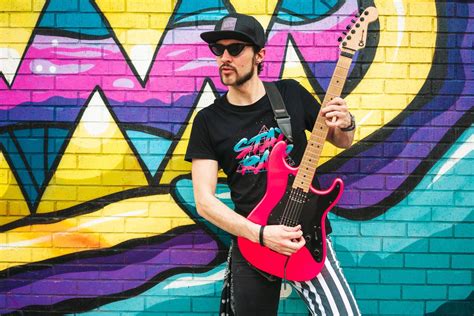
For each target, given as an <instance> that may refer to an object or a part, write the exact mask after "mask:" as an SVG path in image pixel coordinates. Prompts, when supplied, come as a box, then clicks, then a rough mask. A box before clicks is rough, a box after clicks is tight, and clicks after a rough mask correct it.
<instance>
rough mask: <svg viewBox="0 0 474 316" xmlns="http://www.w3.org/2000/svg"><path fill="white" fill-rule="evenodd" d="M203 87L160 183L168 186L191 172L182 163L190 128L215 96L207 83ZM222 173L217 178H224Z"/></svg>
mask: <svg viewBox="0 0 474 316" xmlns="http://www.w3.org/2000/svg"><path fill="white" fill-rule="evenodd" d="M203 84H204V87H203V89H202V93H201V95H200V96H199V100H197V101H196V102H197V104H196V108H195V109H194V110H193V113H192V115H191V118H190V120H189V122H188V125H187V126H186V129H185V131H184V133H183V135H182V136H181V139H180V140H179V142H178V144H177V146H176V148H175V149H174V151H173V155H172V158H171V159H170V161H169V163H168V165H167V166H166V168H165V171H164V173H163V176H162V178H161V179H160V183H163V184H168V183H170V182H171V181H173V179H174V178H176V177H178V176H180V175H184V174H188V173H190V172H191V163H189V162H186V161H184V154H185V153H186V148H187V147H188V142H189V137H190V136H191V128H192V124H193V122H194V118H195V117H196V113H197V112H198V111H200V110H201V109H203V108H204V107H206V106H208V105H210V104H211V103H212V102H213V101H214V99H215V98H216V97H217V95H216V94H215V93H214V92H213V91H212V88H211V86H210V85H209V84H208V83H203ZM224 176H225V175H224V174H223V173H219V177H224Z"/></svg>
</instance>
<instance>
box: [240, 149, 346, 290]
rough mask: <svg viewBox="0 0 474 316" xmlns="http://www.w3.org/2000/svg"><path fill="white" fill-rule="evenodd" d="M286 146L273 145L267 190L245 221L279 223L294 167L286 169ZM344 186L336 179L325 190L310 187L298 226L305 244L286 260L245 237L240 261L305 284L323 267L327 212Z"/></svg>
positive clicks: (295, 171) (295, 169) (265, 223)
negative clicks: (242, 260) (242, 258)
mask: <svg viewBox="0 0 474 316" xmlns="http://www.w3.org/2000/svg"><path fill="white" fill-rule="evenodd" d="M285 151H286V143H285V142H279V143H277V144H276V145H275V147H274V148H273V150H272V152H271V153H270V156H269V161H268V174H267V190H266V192H265V195H264V197H263V199H262V200H261V201H260V203H259V204H258V205H257V206H256V207H255V208H254V209H253V210H252V212H251V213H250V214H249V216H248V219H249V220H250V221H252V222H254V223H257V224H260V225H272V224H276V225H278V224H280V223H281V219H282V215H283V212H284V209H285V206H286V203H287V201H288V193H289V192H290V190H291V184H292V182H293V180H294V176H295V175H296V173H297V171H298V168H292V167H290V166H289V165H288V164H287V163H286V161H285V157H286V153H285ZM343 188H344V183H343V182H342V180H341V179H339V178H337V179H336V180H334V182H333V183H332V185H331V187H330V188H329V189H328V190H326V191H319V190H317V189H315V188H313V187H312V186H311V187H310V190H309V192H308V199H307V200H306V202H305V203H304V207H303V210H302V213H301V215H300V218H299V223H294V225H293V226H296V225H297V224H301V226H302V230H303V237H304V238H305V240H306V245H305V246H304V247H302V248H301V249H300V250H299V251H298V252H296V253H294V254H293V255H291V256H290V257H288V256H285V255H282V254H280V253H277V252H275V251H273V250H270V249H269V248H267V247H262V246H260V244H259V243H254V242H252V241H250V240H248V239H246V238H243V237H239V238H238V239H237V242H238V246H239V249H240V251H241V253H242V255H243V256H244V258H245V259H246V260H247V261H248V262H250V263H251V264H252V265H253V266H255V267H257V268H258V269H260V270H262V271H265V272H267V273H270V274H272V275H275V276H278V277H281V278H285V279H287V280H292V281H308V280H311V279H312V278H314V277H315V276H316V275H318V273H319V272H320V271H321V269H322V268H323V266H324V260H325V258H326V229H325V220H326V216H327V213H328V212H329V211H330V210H331V208H332V207H333V206H334V205H335V204H336V203H337V201H338V200H339V199H340V197H341V195H342V191H343Z"/></svg>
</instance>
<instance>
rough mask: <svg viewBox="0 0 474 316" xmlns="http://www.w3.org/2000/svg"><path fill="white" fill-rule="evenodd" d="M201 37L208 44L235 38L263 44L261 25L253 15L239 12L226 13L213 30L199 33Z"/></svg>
mask: <svg viewBox="0 0 474 316" xmlns="http://www.w3.org/2000/svg"><path fill="white" fill-rule="evenodd" d="M201 38H202V39H203V40H204V41H205V42H207V43H209V44H210V43H215V42H217V41H218V40H221V39H236V40H240V41H245V42H250V43H253V44H255V45H256V46H258V47H260V48H263V47H264V46H265V31H264V30H263V27H262V25H261V24H260V23H259V22H258V21H257V19H256V18H254V17H253V16H250V15H245V14H240V13H231V14H229V15H226V16H225V17H223V18H222V19H220V20H219V21H218V22H217V24H216V26H215V27H214V31H209V32H203V33H201Z"/></svg>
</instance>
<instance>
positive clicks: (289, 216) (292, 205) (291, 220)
mask: <svg viewBox="0 0 474 316" xmlns="http://www.w3.org/2000/svg"><path fill="white" fill-rule="evenodd" d="M304 198H305V197H304V193H303V192H299V191H297V190H294V189H292V190H291V192H290V196H289V197H288V202H287V204H286V207H285V210H284V212H283V215H282V218H283V220H284V222H285V223H287V224H292V225H294V226H296V225H297V224H298V220H299V216H300V215H301V211H302V208H303V204H304Z"/></svg>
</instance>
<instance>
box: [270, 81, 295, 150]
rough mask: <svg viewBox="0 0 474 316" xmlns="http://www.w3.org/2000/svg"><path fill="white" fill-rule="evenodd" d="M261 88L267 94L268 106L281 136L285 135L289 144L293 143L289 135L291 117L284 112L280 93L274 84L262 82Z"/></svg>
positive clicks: (284, 108)
mask: <svg viewBox="0 0 474 316" xmlns="http://www.w3.org/2000/svg"><path fill="white" fill-rule="evenodd" d="M263 86H264V87H265V91H266V92H267V95H268V99H270V104H271V105H272V109H273V113H274V114H275V120H276V121H277V124H278V127H279V128H280V129H281V131H282V132H283V135H285V136H286V138H287V139H288V140H289V141H290V142H293V136H292V134H291V117H290V115H289V114H288V112H287V111H286V107H285V102H283V98H282V97H281V94H280V91H278V88H277V87H276V85H275V83H274V82H263Z"/></svg>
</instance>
